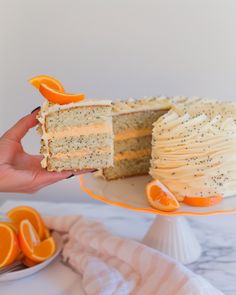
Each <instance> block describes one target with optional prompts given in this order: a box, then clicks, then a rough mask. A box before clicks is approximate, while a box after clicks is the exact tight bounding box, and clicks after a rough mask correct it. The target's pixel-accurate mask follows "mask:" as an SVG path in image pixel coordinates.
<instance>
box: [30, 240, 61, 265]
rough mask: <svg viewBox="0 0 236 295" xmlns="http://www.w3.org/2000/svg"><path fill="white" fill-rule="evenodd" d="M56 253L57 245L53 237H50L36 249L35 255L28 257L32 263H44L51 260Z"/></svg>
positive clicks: (31, 254)
mask: <svg viewBox="0 0 236 295" xmlns="http://www.w3.org/2000/svg"><path fill="white" fill-rule="evenodd" d="M55 251H56V244H55V241H54V239H53V237H50V238H48V239H46V240H44V241H42V242H41V243H39V244H38V245H37V246H35V247H34V249H33V253H30V255H27V257H28V258H30V259H31V260H32V261H35V262H42V261H45V260H47V259H48V258H50V257H51V256H52V255H53V254H54V253H55Z"/></svg>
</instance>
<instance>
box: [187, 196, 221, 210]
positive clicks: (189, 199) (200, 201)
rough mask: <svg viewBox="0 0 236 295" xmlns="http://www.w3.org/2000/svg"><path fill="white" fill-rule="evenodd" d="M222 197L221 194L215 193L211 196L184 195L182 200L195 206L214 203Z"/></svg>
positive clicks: (218, 201) (206, 205)
mask: <svg viewBox="0 0 236 295" xmlns="http://www.w3.org/2000/svg"><path fill="white" fill-rule="evenodd" d="M222 199H223V197H222V196H221V195H215V196H211V197H206V198H204V197H185V198H184V200H183V202H184V203H185V204H187V205H190V206H195V207H208V206H212V205H216V204H218V203H220V202H221V201H222Z"/></svg>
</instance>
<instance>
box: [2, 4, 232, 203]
mask: <svg viewBox="0 0 236 295" xmlns="http://www.w3.org/2000/svg"><path fill="white" fill-rule="evenodd" d="M235 11H236V1H235V0H227V1H225V0H198V1H196V0H99V1H98V0H40V1H38V0H37V1H36V0H20V1H19V0H0V133H2V132H3V131H4V130H6V129H7V128H8V127H9V126H11V125H12V124H13V123H14V122H15V121H16V120H17V119H18V118H20V117H21V116H23V115H24V114H26V113H28V112H30V111H31V110H32V109H33V108H35V107H37V106H38V105H40V104H41V103H42V99H41V97H40V96H39V94H38V93H37V92H36V91H35V90H34V89H33V88H32V87H31V86H30V85H29V84H28V83H27V79H28V78H30V77H32V76H33V75H39V74H48V75H52V76H55V77H57V78H58V79H60V80H61V81H62V82H63V83H64V85H65V87H66V89H68V91H71V92H76V91H83V92H85V93H86V94H87V96H88V97H94V98H109V99H110V98H125V97H130V96H132V97H142V96H146V95H157V94H166V95H188V96H192V95H194V96H195V95H196V96H207V97H213V98H221V99H231V100H235V97H236V96H235V89H236V34H235V30H236V17H235ZM38 142H39V138H38V136H37V135H36V134H35V131H32V132H30V133H29V135H28V136H27V137H26V139H25V140H24V144H25V147H26V149H27V150H28V151H30V152H32V153H37V152H38ZM3 195H5V194H0V196H3ZM8 196H9V197H10V196H11V197H13V196H16V197H17V198H19V197H20V196H17V195H16V194H14V195H12V194H11V195H8ZM24 197H25V196H24ZM31 198H32V197H31ZM34 198H40V199H53V200H75V199H76V198H78V200H81V193H80V192H79V189H78V187H77V184H76V182H75V180H66V181H64V182H62V183H60V184H56V185H53V186H51V187H49V188H47V189H44V190H42V191H41V192H39V193H37V194H36V195H35V196H34Z"/></svg>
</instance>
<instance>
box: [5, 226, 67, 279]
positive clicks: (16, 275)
mask: <svg viewBox="0 0 236 295" xmlns="http://www.w3.org/2000/svg"><path fill="white" fill-rule="evenodd" d="M52 236H53V238H54V239H55V242H56V252H55V254H54V255H53V256H52V257H50V258H49V259H47V260H46V261H44V262H42V263H40V264H37V265H35V266H32V267H29V268H26V269H21V270H17V271H12V272H9V273H6V274H2V275H0V282H5V281H13V280H19V279H23V278H25V277H28V276H30V275H32V274H34V273H36V272H38V271H40V270H41V269H43V268H45V267H46V266H47V265H48V264H50V263H51V262H52V261H54V260H55V259H56V258H57V256H58V255H59V254H60V252H61V250H62V239H61V237H60V235H59V234H57V233H56V232H54V233H53V234H52Z"/></svg>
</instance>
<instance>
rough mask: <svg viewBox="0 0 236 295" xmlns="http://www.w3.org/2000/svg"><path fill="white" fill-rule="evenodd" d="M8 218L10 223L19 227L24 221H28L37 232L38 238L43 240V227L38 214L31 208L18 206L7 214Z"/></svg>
mask: <svg viewBox="0 0 236 295" xmlns="http://www.w3.org/2000/svg"><path fill="white" fill-rule="evenodd" d="M7 216H8V218H9V219H10V220H11V221H12V223H13V224H14V225H15V226H17V227H19V225H20V223H21V221H22V220H24V219H28V220H29V221H30V223H31V224H32V225H33V227H34V228H35V230H36V231H37V233H38V235H39V238H40V239H41V240H43V239H44V238H45V228H46V227H45V225H44V222H43V220H42V218H41V216H40V214H39V213H38V212H37V211H36V210H35V209H34V208H32V207H28V206H19V207H15V208H13V209H12V210H10V211H8V212H7Z"/></svg>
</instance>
